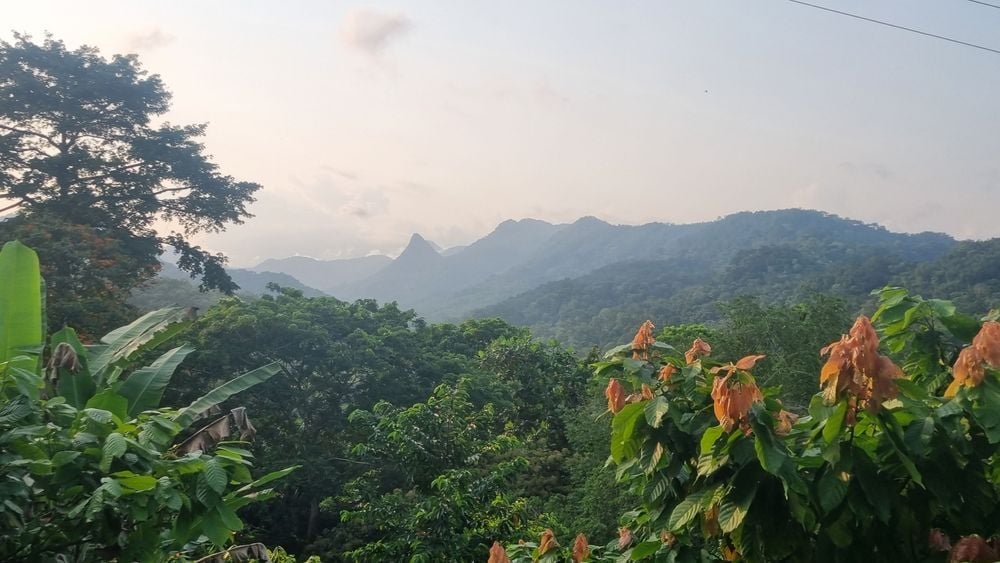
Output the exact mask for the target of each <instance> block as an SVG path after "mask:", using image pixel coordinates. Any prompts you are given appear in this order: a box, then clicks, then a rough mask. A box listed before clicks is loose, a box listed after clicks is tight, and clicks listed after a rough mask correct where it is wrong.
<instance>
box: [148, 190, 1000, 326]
mask: <svg viewBox="0 0 1000 563" xmlns="http://www.w3.org/2000/svg"><path fill="white" fill-rule="evenodd" d="M970 245H971V247H970ZM976 245H979V246H976ZM991 245H992V246H991ZM995 246H996V244H995V243H994V242H993V241H986V242H984V243H976V242H962V243H959V242H958V241H956V240H955V239H953V238H952V237H950V236H948V235H945V234H940V233H919V234H902V233H894V232H890V231H888V230H886V229H885V228H883V227H881V226H878V225H872V224H866V223H862V222H859V221H854V220H850V219H844V218H841V217H837V216H835V215H831V214H827V213H823V212H820V211H808V210H800V209H789V210H781V211H758V212H743V213H737V214H734V215H729V216H727V217H723V218H721V219H718V220H716V221H710V222H705V223H693V224H684V225H676V224H668V223H648V224H645V225H612V224H609V223H607V222H604V221H601V220H600V219H596V218H594V217H584V218H581V219H579V220H577V221H575V222H573V223H567V224H552V223H548V222H545V221H540V220H537V219H522V220H519V221H514V220H508V221H504V222H503V223H501V224H500V225H498V226H497V227H496V229H494V230H493V232H491V233H490V234H488V235H486V236H485V237H483V238H481V239H479V240H477V241H475V242H473V243H472V244H469V245H468V246H464V247H457V248H453V249H447V250H442V249H441V248H440V247H438V246H437V245H435V244H434V243H433V242H431V241H428V240H427V239H425V238H423V237H422V236H421V235H419V234H416V233H415V234H413V235H412V237H411V239H410V241H409V244H408V245H407V246H406V248H405V249H404V250H403V252H402V253H401V254H400V255H399V256H398V257H396V258H395V259H391V258H388V257H385V256H368V257H364V258H351V259H343V260H316V259H313V258H308V257H303V256H292V257H288V258H280V259H270V260H266V261H264V262H262V263H260V264H258V265H257V266H255V267H253V268H250V269H245V270H241V269H234V270H231V273H232V275H233V277H234V279H235V280H236V281H237V283H239V284H240V285H241V286H242V288H243V291H245V292H247V293H252V294H260V293H263V292H265V291H266V286H267V284H268V283H276V284H278V285H280V286H282V287H289V288H293V289H298V290H300V291H303V292H304V293H305V294H306V295H329V296H333V297H336V298H338V299H342V300H345V301H353V300H356V299H376V300H378V301H383V302H384V301H396V302H398V303H399V305H400V306H401V307H403V308H412V309H415V310H416V311H417V312H418V313H419V314H420V315H421V316H423V317H424V318H426V319H428V320H430V321H442V320H458V319H463V318H468V317H484V316H499V317H502V318H504V319H505V320H507V321H509V322H511V323H514V324H518V325H525V326H529V327H531V328H532V330H533V331H534V333H535V334H536V335H537V336H540V337H549V336H551V337H557V338H559V339H560V340H562V341H564V342H567V343H570V344H574V345H577V346H587V345H591V344H603V343H606V342H609V341H612V340H615V339H619V338H622V337H623V336H626V335H627V334H628V333H629V331H631V330H633V328H634V327H633V325H634V324H635V322H636V321H635V319H645V318H652V319H655V320H656V321H657V322H706V321H711V320H712V319H713V318H715V317H716V316H717V314H718V309H717V306H716V304H717V303H718V302H719V301H722V300H726V299H732V298H735V297H739V296H743V295H750V296H755V297H760V298H763V299H767V300H782V301H788V300H793V299H798V298H802V297H803V296H804V295H806V294H808V293H811V292H823V293H830V294H833V295H836V296H839V297H842V298H844V299H846V300H847V301H848V302H850V303H851V304H852V305H856V306H858V307H861V306H862V305H863V304H864V302H865V300H866V298H867V295H868V293H869V292H870V291H871V290H872V289H875V288H878V287H882V286H884V285H886V284H890V283H906V284H909V285H910V286H911V287H913V288H914V289H916V290H920V289H921V288H922V287H927V288H931V287H933V288H935V289H937V288H939V287H940V288H943V289H944V290H945V291H946V292H948V293H953V294H955V295H965V294H968V295H972V296H978V297H976V299H979V301H977V302H976V303H967V305H969V306H972V307H985V306H989V305H992V304H993V303H994V301H993V300H994V297H995V295H996V290H998V289H1000V287H996V288H995V287H993V285H990V284H991V283H993V282H991V281H990V280H992V279H994V277H1000V275H996V274H1000V271H997V270H998V268H1000V266H994V265H993V264H994V262H990V261H989V260H985V259H983V260H979V261H978V264H979V266H978V269H976V270H975V279H974V280H973V279H972V278H971V277H969V278H968V280H967V282H968V283H966V281H963V280H965V279H966V278H963V277H962V276H961V275H958V276H956V274H954V272H952V273H951V274H942V273H941V270H942V269H943V268H949V269H952V270H953V269H954V268H955V265H954V262H955V261H956V260H957V258H956V257H955V256H958V255H961V256H969V255H972V256H977V257H978V256H983V255H986V256H993V254H992V253H994V252H995V250H994V247H995ZM973 247H974V248H973ZM955 253H958V254H955ZM998 258H1000V256H998ZM963 259H964V258H963ZM995 262H1000V260H997V261H995ZM966 271H969V272H972V271H973V270H971V269H966ZM164 275H166V276H168V277H169V276H170V272H169V271H166V272H164ZM969 275H970V276H972V274H971V273H970V274H969ZM991 276H993V277H991ZM970 284H971V285H975V288H973V287H969V286H970ZM976 288H978V289H976ZM174 289H175V290H176V288H174ZM171 295H172V296H173V297H174V298H175V299H176V297H177V295H178V293H177V291H174V292H173V293H172V294H171ZM936 296H938V297H943V298H948V297H949V295H947V294H940V293H939V294H936ZM964 298H965V299H968V297H964ZM152 302H156V299H153V300H152Z"/></svg>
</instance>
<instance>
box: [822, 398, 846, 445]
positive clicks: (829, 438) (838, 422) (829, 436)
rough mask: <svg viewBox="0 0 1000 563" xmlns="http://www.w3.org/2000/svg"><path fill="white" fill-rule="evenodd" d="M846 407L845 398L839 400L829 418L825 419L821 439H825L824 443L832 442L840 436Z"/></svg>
mask: <svg viewBox="0 0 1000 563" xmlns="http://www.w3.org/2000/svg"><path fill="white" fill-rule="evenodd" d="M847 407H848V404H847V400H846V399H845V400H842V401H840V402H839V403H837V408H836V409H834V411H833V414H831V415H830V418H828V419H826V424H825V425H824V426H823V439H824V440H826V443H828V444H830V443H833V442H834V441H836V440H837V439H838V438H839V437H840V432H841V430H843V428H844V419H845V418H847Z"/></svg>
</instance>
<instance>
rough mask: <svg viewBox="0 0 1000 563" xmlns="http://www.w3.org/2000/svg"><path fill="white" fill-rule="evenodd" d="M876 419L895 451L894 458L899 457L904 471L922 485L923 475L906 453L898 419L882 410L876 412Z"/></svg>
mask: <svg viewBox="0 0 1000 563" xmlns="http://www.w3.org/2000/svg"><path fill="white" fill-rule="evenodd" d="M878 421H879V424H880V426H882V430H883V431H884V432H885V436H886V438H888V439H889V443H890V444H892V449H893V450H895V452H896V458H897V459H899V461H900V463H901V464H902V465H903V468H905V469H906V472H907V473H909V474H910V478H911V479H913V482H915V483H916V484H918V485H920V486H921V487H923V486H924V480H923V477H922V476H921V475H920V472H919V471H917V466H916V465H914V464H913V460H911V459H910V457H909V456H907V455H906V449H905V445H904V444H903V437H902V429H901V428H900V427H899V421H897V420H896V417H894V416H893V415H892V413H890V412H887V411H884V410H883V411H880V412H879V413H878Z"/></svg>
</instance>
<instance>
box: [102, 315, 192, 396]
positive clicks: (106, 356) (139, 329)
mask: <svg viewBox="0 0 1000 563" xmlns="http://www.w3.org/2000/svg"><path fill="white" fill-rule="evenodd" d="M185 319H186V312H185V310H184V309H182V308H181V307H167V308H165V309H159V310H156V311H150V312H149V313H146V314H145V315H143V316H141V317H139V318H138V319H136V320H135V321H132V323H130V324H128V325H126V326H123V327H121V328H118V329H115V330H113V331H111V332H109V333H108V334H106V335H104V337H103V338H101V342H104V343H105V344H107V347H106V348H103V349H101V350H100V352H99V353H98V354H96V355H95V356H94V357H93V358H92V359H91V361H90V369H91V372H92V373H93V374H94V377H95V379H96V380H97V381H98V382H102V381H105V380H106V379H107V377H106V376H107V370H108V368H109V367H111V366H112V365H113V364H115V363H117V362H120V361H127V360H128V359H130V358H131V357H132V356H133V355H134V354H135V353H136V352H138V351H139V350H142V349H152V348H155V347H156V346H158V345H159V344H161V343H162V342H163V341H165V340H166V339H168V338H170V337H172V336H173V335H175V334H177V332H179V331H181V330H182V329H183V328H184V326H186V323H184V321H185Z"/></svg>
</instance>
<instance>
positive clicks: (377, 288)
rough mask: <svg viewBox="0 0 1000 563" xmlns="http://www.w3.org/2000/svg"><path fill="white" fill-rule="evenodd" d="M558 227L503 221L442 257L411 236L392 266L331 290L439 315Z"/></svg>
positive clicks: (539, 245) (347, 296)
mask: <svg viewBox="0 0 1000 563" xmlns="http://www.w3.org/2000/svg"><path fill="white" fill-rule="evenodd" d="M563 227H564V225H553V224H551V223H547V222H545V221H538V220H536V219H522V220H520V221H504V222H503V223H501V224H500V225H498V226H497V228H496V229H494V230H493V232H491V233H490V234H489V235H487V236H485V237H483V238H481V239H479V240H477V241H476V242H474V243H472V244H470V245H469V246H466V247H464V248H461V249H460V250H458V251H456V252H454V253H452V254H448V255H447V256H444V255H442V254H439V253H438V252H437V251H436V250H434V248H433V247H431V246H430V244H429V243H427V241H425V240H424V239H423V237H420V235H414V236H413V238H412V239H411V240H410V244H409V245H407V247H406V249H405V250H404V251H403V253H402V254H400V256H399V257H398V258H397V259H396V260H395V261H393V263H392V264H390V265H389V266H386V267H385V268H384V269H382V270H381V271H379V272H377V273H375V274H374V275H372V276H370V277H368V278H366V279H364V280H362V281H360V282H357V283H355V284H347V285H345V286H342V287H341V288H337V290H335V291H334V292H333V293H334V295H335V296H337V297H339V298H341V299H357V298H361V297H373V298H376V299H379V300H383V301H385V300H394V301H399V302H400V303H401V304H402V305H403V306H405V307H413V308H415V309H417V311H419V312H420V313H421V314H423V315H426V316H428V317H431V318H441V317H442V316H444V314H443V313H442V311H451V310H454V309H455V308H456V305H455V304H454V298H455V295H456V293H457V292H459V291H461V290H463V289H465V288H468V287H471V286H474V285H476V284H478V283H482V282H483V281H485V280H487V279H489V277H490V276H493V275H497V274H499V273H501V272H505V271H507V270H509V269H511V268H513V267H514V266H516V265H518V264H520V263H522V262H524V261H525V260H527V259H529V258H530V257H531V256H532V255H533V254H535V253H536V252H538V251H539V250H540V249H541V248H542V247H543V246H545V244H547V242H548V241H549V239H550V238H551V237H552V236H553V235H554V234H555V233H557V232H558V231H560V230H561V229H562V228H563ZM477 305H478V303H473V306H477Z"/></svg>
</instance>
